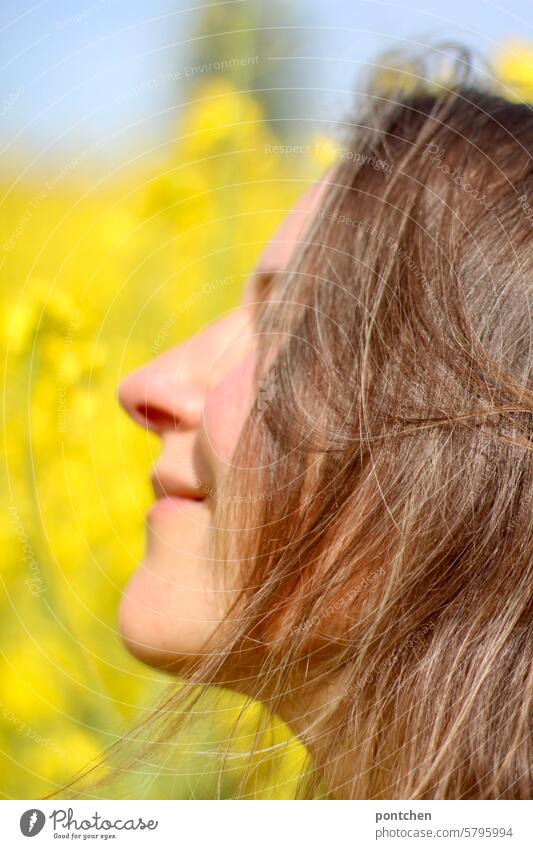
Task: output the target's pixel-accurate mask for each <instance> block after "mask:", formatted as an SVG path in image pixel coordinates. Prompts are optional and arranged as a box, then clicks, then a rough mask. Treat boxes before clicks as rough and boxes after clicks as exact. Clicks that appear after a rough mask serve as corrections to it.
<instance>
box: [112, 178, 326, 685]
mask: <svg viewBox="0 0 533 849" xmlns="http://www.w3.org/2000/svg"><path fill="white" fill-rule="evenodd" d="M324 185H325V183H324V182H320V183H317V184H315V185H314V186H312V187H311V189H310V190H309V191H308V192H307V193H306V194H305V195H304V197H303V198H302V199H301V200H300V201H299V203H298V204H297V205H296V207H295V208H294V209H293V210H292V211H291V212H290V213H289V215H288V216H287V217H286V218H285V220H284V221H283V223H282V225H281V227H280V228H279V230H278V231H277V233H276V235H275V236H274V238H273V239H272V241H271V242H270V243H269V245H268V246H267V247H266V249H265V251H264V252H263V254H262V256H261V258H260V260H259V262H258V264H257V267H256V269H255V273H254V274H253V275H252V277H251V279H250V280H249V281H248V284H247V285H246V287H245V291H244V296H243V300H242V303H241V305H240V306H239V307H237V308H236V309H235V310H234V311H233V312H232V313H230V314H229V315H226V316H225V317H224V318H222V319H220V320H218V321H216V322H214V323H213V324H211V325H209V326H208V327H206V328H205V329H204V330H202V331H201V332H199V333H198V334H196V335H195V336H194V337H193V338H191V339H189V340H188V341H186V342H185V343H183V344H181V345H178V346H176V347H175V348H172V349H171V350H169V351H168V352H166V353H165V354H163V355H161V356H159V357H157V358H156V359H154V360H152V361H151V362H150V363H148V364H147V365H146V366H144V367H143V368H141V369H139V370H138V371H135V372H133V373H132V374H130V375H129V376H128V377H126V378H125V380H123V381H122V383H121V385H120V389H119V397H120V401H121V403H122V405H123V406H124V408H125V409H126V411H127V412H128V414H129V415H130V416H131V417H132V418H133V419H134V421H136V422H137V423H138V424H139V425H140V426H141V427H145V428H148V429H150V430H152V431H155V433H157V434H158V435H159V436H160V438H161V453H160V455H159V458H158V459H157V460H156V462H155V464H154V466H153V468H152V472H151V480H152V485H153V490H154V495H155V502H154V504H153V506H152V507H151V509H150V510H149V512H148V516H147V542H146V551H145V556H144V559H143V562H142V563H141V564H140V565H139V567H138V569H137V570H136V572H135V573H134V575H133V576H132V578H131V580H130V582H129V584H128V586H127V587H126V590H125V592H124V595H123V598H122V602H121V607H120V616H119V628H120V632H121V634H122V637H123V639H124V641H125V643H126V646H127V647H128V648H129V650H130V651H131V652H132V653H133V654H135V655H136V656H137V657H138V658H140V659H141V660H143V661H145V662H146V663H149V664H152V665H155V666H160V667H165V668H168V669H172V668H173V667H174V668H175V669H179V668H181V667H182V666H183V664H184V663H186V661H187V658H191V657H194V656H197V655H198V653H199V652H201V651H202V650H206V649H207V648H208V647H209V648H211V646H209V645H208V641H209V638H210V636H211V635H212V634H213V632H214V630H215V628H216V627H217V625H218V624H219V623H220V621H221V620H222V619H223V618H224V616H225V613H226V612H227V610H228V607H229V604H230V603H231V601H232V600H233V598H232V597H230V596H231V595H232V594H231V591H229V590H226V591H224V590H222V586H226V587H228V586H229V587H233V588H234V589H238V587H237V586H236V583H237V579H235V581H234V582H233V584H232V581H231V576H228V575H224V579H225V580H224V584H222V582H221V580H220V576H219V575H217V574H215V566H214V564H213V562H212V561H210V559H209V554H208V540H209V530H210V527H211V522H212V517H213V509H214V504H215V499H216V492H217V489H218V487H219V485H220V482H221V480H222V477H223V476H224V474H225V473H226V472H227V470H228V467H229V465H230V464H231V457H232V455H233V451H234V448H235V446H236V442H237V439H238V436H239V432H240V430H241V428H242V426H243V424H244V421H245V418H246V415H247V413H248V412H249V410H250V408H251V406H252V404H253V401H254V398H255V394H256V393H255V387H254V369H255V361H256V352H257V346H256V336H255V331H254V324H253V307H252V305H253V304H254V303H256V302H257V301H260V300H261V299H262V292H261V284H262V280H264V278H265V275H269V274H270V273H272V272H275V271H277V270H279V269H282V268H284V267H285V266H286V265H287V263H288V262H289V260H290V258H291V256H292V254H293V251H294V248H295V246H296V244H297V242H298V241H299V239H300V237H301V235H302V233H303V231H304V230H305V229H306V226H307V224H308V223H309V222H310V220H311V219H312V218H313V215H314V213H316V210H317V207H318V204H319V201H320V198H321V197H322V194H323V188H324Z"/></svg>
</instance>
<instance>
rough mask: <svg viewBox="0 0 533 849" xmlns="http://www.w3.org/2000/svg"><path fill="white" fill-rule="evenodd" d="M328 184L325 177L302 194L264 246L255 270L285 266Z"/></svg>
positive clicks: (313, 215) (315, 211)
mask: <svg viewBox="0 0 533 849" xmlns="http://www.w3.org/2000/svg"><path fill="white" fill-rule="evenodd" d="M328 185H329V183H328V181H327V178H326V177H325V178H324V179H322V180H319V181H318V182H316V183H314V184H313V185H312V186H311V188H309V189H308V190H307V191H306V192H305V194H304V195H302V197H301V198H300V200H299V201H298V203H297V204H296V205H295V206H294V207H293V209H291V211H290V212H289V213H288V215H287V216H286V217H285V218H284V219H283V221H282V222H281V224H280V226H279V227H278V229H277V230H276V232H275V234H274V236H273V237H272V239H271V240H270V242H269V243H268V245H267V246H266V247H265V249H264V251H263V253H262V254H261V257H260V259H259V262H258V263H257V267H256V271H258V272H263V271H276V270H278V269H282V268H285V267H286V266H287V264H288V263H289V261H290V259H291V256H292V254H293V251H294V249H295V247H296V245H297V243H298V242H299V240H300V238H301V236H302V235H303V233H304V232H305V230H306V229H307V227H308V226H309V224H310V223H311V221H312V220H313V218H314V217H315V215H316V214H317V211H318V209H319V208H320V204H321V201H322V199H323V197H324V194H325V191H326V188H327V186H328Z"/></svg>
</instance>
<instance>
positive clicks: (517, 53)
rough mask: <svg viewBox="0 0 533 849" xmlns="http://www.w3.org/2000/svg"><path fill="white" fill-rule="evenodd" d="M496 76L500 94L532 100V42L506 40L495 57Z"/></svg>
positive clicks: (515, 98)
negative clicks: (499, 82) (500, 84)
mask: <svg viewBox="0 0 533 849" xmlns="http://www.w3.org/2000/svg"><path fill="white" fill-rule="evenodd" d="M493 65H494V69H495V71H496V77H497V78H498V79H499V80H500V81H501V83H502V86H501V88H502V94H503V95H504V96H506V97H508V98H509V99H513V100H519V101H526V102H532V101H533V43H532V42H528V41H523V40H519V39H513V40H510V41H508V42H507V43H506V44H505V45H504V46H502V47H501V48H500V49H499V50H498V52H497V54H496V57H495V60H494V63H493Z"/></svg>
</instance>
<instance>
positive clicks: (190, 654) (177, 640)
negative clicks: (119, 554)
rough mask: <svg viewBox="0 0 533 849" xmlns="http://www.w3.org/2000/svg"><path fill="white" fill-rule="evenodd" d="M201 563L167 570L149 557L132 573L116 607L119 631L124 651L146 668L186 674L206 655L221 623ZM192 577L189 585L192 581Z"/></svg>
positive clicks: (160, 563) (161, 563)
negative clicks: (146, 665) (151, 667)
mask: <svg viewBox="0 0 533 849" xmlns="http://www.w3.org/2000/svg"><path fill="white" fill-rule="evenodd" d="M207 571H208V570H207V568H206V565H205V563H204V564H203V566H202V565H201V564H199V563H198V562H196V563H195V564H194V568H193V569H192V570H191V565H190V564H189V563H188V562H185V563H183V564H182V566H181V568H180V566H177V565H176V563H175V559H174V568H173V569H171V570H169V568H168V563H167V562H166V558H164V557H163V558H161V559H160V560H158V559H157V558H154V557H150V558H148V559H147V560H145V561H144V562H143V563H141V565H140V566H139V567H138V568H137V570H136V571H135V572H134V574H133V575H132V577H131V578H130V581H129V583H128V584H127V586H126V588H125V590H124V593H123V595H122V599H121V602H120V607H119V613H118V631H119V634H120V636H121V639H122V642H123V643H124V645H125V647H126V648H127V650H128V651H129V652H130V653H131V654H132V655H134V656H135V657H136V658H138V660H141V661H142V662H143V663H146V664H148V665H149V666H154V667H157V668H158V669H162V670H165V671H167V672H171V673H173V674H176V673H185V672H186V671H187V670H188V669H190V668H191V666H193V665H194V663H195V662H197V661H198V660H199V659H200V658H201V657H203V656H204V655H205V652H206V647H207V644H208V643H209V641H210V638H211V637H212V635H213V633H214V631H215V630H216V627H217V625H218V623H219V621H220V618H219V617H220V612H219V611H218V612H217V610H216V609H215V608H214V605H213V603H209V602H210V599H212V601H214V599H215V598H216V595H217V593H216V592H215V593H213V592H210V591H209V590H208V586H209V580H208V577H209V575H208V574H207ZM193 578H194V583H193V581H192V579H193Z"/></svg>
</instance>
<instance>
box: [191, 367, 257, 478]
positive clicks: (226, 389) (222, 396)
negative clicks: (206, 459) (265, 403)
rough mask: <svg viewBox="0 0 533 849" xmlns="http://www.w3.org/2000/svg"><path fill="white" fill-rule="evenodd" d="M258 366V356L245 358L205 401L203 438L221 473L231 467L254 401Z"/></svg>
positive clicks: (217, 469)
mask: <svg viewBox="0 0 533 849" xmlns="http://www.w3.org/2000/svg"><path fill="white" fill-rule="evenodd" d="M255 364H256V358H255V355H253V354H250V355H248V356H246V357H245V358H243V360H242V361H241V362H240V363H239V364H238V365H237V366H234V367H233V368H232V369H231V371H229V372H228V373H227V374H226V375H225V376H224V378H223V379H222V380H221V381H220V382H219V383H218V384H217V385H216V386H215V387H213V389H211V391H210V392H209V395H208V396H207V398H206V400H205V406H204V422H203V434H202V437H203V440H204V442H205V447H206V450H207V451H208V452H209V455H210V457H211V458H212V462H213V465H214V467H215V470H216V471H217V472H219V473H220V472H222V471H223V469H224V468H226V467H227V466H228V465H229V464H230V461H231V458H232V456H233V453H234V450H235V448H236V446H237V442H238V438H239V433H240V431H241V429H242V426H243V424H244V422H245V420H246V417H247V415H248V413H249V412H250V409H251V407H252V404H253V403H254V400H255V396H256V388H255V376H254V370H255Z"/></svg>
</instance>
